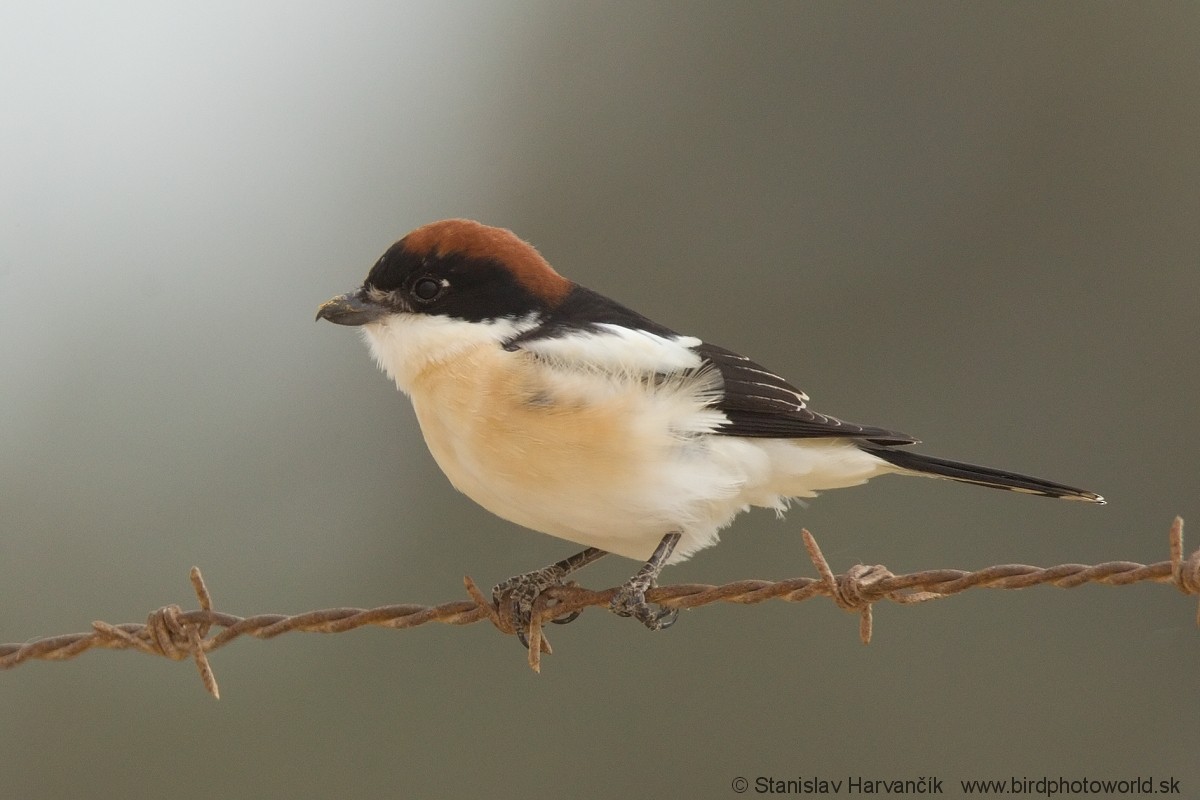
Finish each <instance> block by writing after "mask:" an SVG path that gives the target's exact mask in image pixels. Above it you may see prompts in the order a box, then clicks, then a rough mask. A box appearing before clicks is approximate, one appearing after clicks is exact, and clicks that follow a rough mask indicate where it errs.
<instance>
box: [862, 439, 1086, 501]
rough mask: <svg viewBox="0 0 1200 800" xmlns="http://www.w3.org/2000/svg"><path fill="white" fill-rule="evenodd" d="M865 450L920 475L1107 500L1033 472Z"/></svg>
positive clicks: (888, 450)
mask: <svg viewBox="0 0 1200 800" xmlns="http://www.w3.org/2000/svg"><path fill="white" fill-rule="evenodd" d="M863 449H864V450H866V451H867V452H868V453H870V454H871V455H873V456H878V457H879V458H882V459H883V460H884V461H886V462H888V463H889V464H891V465H892V466H895V467H899V468H900V469H903V470H908V471H910V472H914V473H917V474H920V475H931V476H934V477H939V478H949V479H950V480H952V481H962V482H963V483H974V484H978V485H979V486H991V487H993V488H995V489H1007V490H1008V491H1010V492H1024V493H1026V494H1039V495H1041V496H1042V497H1060V498H1062V499H1064V500H1083V501H1085V502H1088V503H1103V502H1104V498H1103V497H1101V496H1100V495H1098V494H1096V493H1095V492H1088V491H1084V490H1083V489H1076V488H1075V487H1074V486H1065V485H1063V484H1061V483H1055V482H1054V481H1047V480H1042V479H1041V478H1034V477H1032V476H1029V475H1021V474H1020V473H1017V472H1007V471H1005V470H1002V469H992V468H991V467H981V466H978V465H976V464H967V463H965V462H962V461H951V460H949V459H947V458H934V457H933V456H926V455H921V454H920V453H914V452H912V451H910V450H896V449H893V448H890V447H864V448H863Z"/></svg>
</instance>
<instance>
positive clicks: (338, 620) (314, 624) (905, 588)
mask: <svg viewBox="0 0 1200 800" xmlns="http://www.w3.org/2000/svg"><path fill="white" fill-rule="evenodd" d="M803 536H804V545H805V548H806V549H807V550H808V555H809V557H810V558H811V559H812V562H813V564H814V565H815V566H816V568H817V572H818V573H819V574H820V577H819V578H791V579H788V580H782V581H761V580H746V581H736V582H734V583H727V584H725V585H723V586H711V585H708V584H695V583H692V584H676V585H673V586H660V587H657V588H654V589H651V590H650V591H648V592H647V593H646V599H647V600H648V601H650V602H653V603H660V604H662V605H665V606H668V607H671V608H680V609H684V608H698V607H700V606H706V605H709V604H711V603H716V602H725V603H741V604H747V605H748V604H755V603H762V602H765V601H767V600H783V601H786V602H790V603H798V602H802V601H804V600H808V599H810V598H813V597H818V596H824V597H829V598H831V599H832V600H833V601H834V602H835V603H836V604H837V605H838V606H839V607H840V608H843V609H845V610H847V611H853V612H856V613H857V614H858V615H859V636H860V638H861V639H862V642H863V643H864V644H867V643H869V642H870V641H871V632H872V615H871V607H872V605H873V604H874V603H876V602H878V601H880V600H888V601H891V602H893V603H900V604H912V603H922V602H926V601H928V600H937V599H941V598H944V597H948V596H950V595H952V594H958V593H959V592H963V591H965V590H967V589H973V588H990V589H1024V588H1027V587H1030V586H1038V585H1043V584H1049V585H1051V586H1057V587H1059V588H1062V589H1072V588H1074V587H1076V586H1082V585H1083V584H1085V583H1101V584H1105V585H1108V586H1127V585H1129V584H1132V583H1139V582H1144V581H1149V582H1153V583H1172V584H1174V585H1175V587H1176V588H1177V589H1179V591H1181V592H1183V593H1184V594H1187V595H1200V550H1196V551H1195V552H1194V553H1192V554H1191V555H1190V556H1188V557H1186V558H1185V557H1184V555H1183V519H1182V518H1181V517H1176V518H1175V521H1174V522H1173V524H1172V525H1171V531H1170V559H1169V560H1168V561H1160V562H1158V563H1157V564H1137V563H1134V562H1131V561H1108V562H1105V563H1103V564H1095V565H1091V566H1089V565H1086V564H1059V565H1057V566H1054V567H1032V566H1028V565H1025V564H1002V565H998V566H994V567H987V568H986V569H981V570H976V571H974V572H968V571H964V570H956V569H938V570H925V571H923V572H914V573H910V574H907V575H894V574H892V573H891V572H890V571H889V570H888V569H887V568H886V567H883V566H880V565H875V566H866V565H862V564H859V565H856V566H854V567H851V568H850V569H848V570H847V571H846V572H844V573H842V574H840V575H839V574H834V572H833V570H832V569H830V567H829V564H828V562H827V561H826V560H825V557H824V555H822V553H821V550H820V548H819V547H818V546H817V542H816V540H815V539H814V538H813V536H812V534H810V533H809V532H808V531H804V532H803ZM191 582H192V588H193V589H194V591H195V592H196V597H197V599H198V601H199V604H200V608H199V610H196V611H183V610H182V609H180V607H179V606H177V605H169V606H164V607H163V608H160V609H158V610H156V611H154V612H152V613H151V614H150V616H149V617H148V618H147V620H146V622H145V623H124V624H121V625H110V624H109V623H107V622H99V621H97V622H93V623H92V630H91V631H89V632H86V633H71V634H66V635H63V636H51V637H48V638H45V639H37V640H34V641H31V642H25V643H23V644H0V669H11V668H12V667H15V666H17V665H19V664H23V663H25V662H26V661H30V660H33V659H39V660H44V661H62V660H66V659H70V658H74V657H75V656H77V655H79V654H80V653H82V652H84V651H85V650H91V649H93V648H105V649H112V650H123V649H133V650H140V651H141V652H143V653H150V654H152V655H158V656H165V657H166V658H170V659H173V660H177V661H178V660H182V659H185V658H187V657H189V656H190V657H191V658H192V659H193V660H194V661H195V663H196V667H197V669H198V670H199V672H200V677H201V679H202V680H203V682H204V686H205V689H206V690H207V691H208V692H209V694H211V695H212V696H213V697H219V696H220V694H219V690H218V687H217V681H216V678H215V677H214V675H213V671H212V667H211V665H210V664H209V661H208V653H210V652H211V651H213V650H216V649H217V648H219V647H223V646H225V645H226V644H228V643H229V642H231V641H233V640H234V639H237V638H238V637H240V636H243V635H246V636H253V637H255V638H258V639H271V638H273V637H275V636H279V635H280V634H283V633H288V632H290V631H308V632H317V633H340V632H342V631H348V630H353V629H355V628H361V627H363V626H366V625H374V626H377V627H383V628H398V629H403V628H415V627H417V626H419V625H424V624H426V623H429V622H441V623H444V624H447V625H470V624H473V623H476V622H480V621H482V620H485V619H486V620H489V621H490V622H491V623H492V624H493V625H494V626H495V627H496V628H497V629H499V630H500V631H501V632H502V633H506V634H515V633H516V625H515V623H514V620H513V619H512V618H511V616H510V615H508V614H506V613H504V612H502V611H501V610H500V609H498V608H497V607H496V606H495V605H494V604H493V603H492V602H491V600H489V599H488V598H487V597H485V596H484V594H483V592H481V591H480V590H479V587H478V586H476V585H475V582H474V581H472V580H471V579H470V578H469V577H467V578H464V579H463V582H464V584H465V585H466V589H467V592H468V594H469V595H470V597H471V599H470V600H460V601H456V602H451V603H443V604H442V605H438V606H423V605H412V604H404V605H390V606H380V607H378V608H370V609H362V608H328V609H324V610H321V611H309V612H307V613H304V614H295V615H290V616H289V615H286V614H259V615H257V616H253V617H239V616H235V615H233V614H226V613H224V612H221V611H216V610H214V609H213V606H212V598H211V596H210V595H209V593H208V589H207V587H206V586H205V584H204V579H203V577H202V576H201V575H200V570H199V569H198V568H196V567H193V568H192V571H191ZM616 591H617V589H616V588H612V589H605V590H602V591H592V590H590V589H585V588H582V587H580V586H576V585H574V584H567V585H564V586H555V587H552V588H550V589H547V590H545V591H544V592H542V594H541V595H540V596H539V597H538V598H537V600H536V602H535V603H534V607H533V614H532V618H531V619H530V622H529V628H528V630H527V631H526V633H527V637H528V640H529V665H530V667H532V668H533V669H534V671H538V670H540V668H541V657H542V655H544V654H549V653H552V652H553V651H552V650H551V648H550V644H549V642H548V641H547V640H546V637H545V635H544V634H543V632H542V627H543V625H544V624H545V622H546V621H548V620H554V619H556V618H561V617H565V616H567V615H569V614H572V613H574V612H576V611H581V610H583V609H585V608H590V607H593V606H601V607H607V605H608V603H609V601H610V600H612V598H613V596H614V595H615V594H616ZM502 605H503V606H507V605H508V604H502ZM1196 624H1197V625H1198V626H1200V609H1197V614H1196ZM214 626H215V627H218V628H221V629H222V630H221V631H220V632H218V633H216V634H214V635H212V636H210V635H209V632H210V629H211V628H212V627H214Z"/></svg>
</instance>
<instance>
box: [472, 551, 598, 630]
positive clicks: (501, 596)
mask: <svg viewBox="0 0 1200 800" xmlns="http://www.w3.org/2000/svg"><path fill="white" fill-rule="evenodd" d="M568 572H569V570H566V569H563V568H562V567H561V566H560V565H559V564H551V565H550V566H548V567H542V568H541V569H535V570H534V571H533V572H526V573H524V574H521V575H514V576H513V577H511V578H509V579H508V580H506V581H502V582H501V583H498V584H496V586H495V587H494V588H493V589H492V602H493V603H495V604H496V608H498V609H503V608H505V606H506V605H507V610H508V618H509V619H510V620H511V621H512V624H513V628H514V629H515V631H516V634H517V638H518V639H520V640H521V644H523V645H524V646H525V647H526V648H528V647H529V633H528V632H529V620H530V618H531V617H532V616H533V604H534V602H536V601H537V599H538V596H539V595H540V594H541V593H542V592H544V591H546V590H547V589H550V588H552V587H555V586H566V585H567V584H566V583H564V581H563V579H564V578H565V577H566V576H567V574H568ZM579 614H580V612H579V611H575V612H572V613H571V614H568V615H567V616H565V617H559V618H556V619H553V620H551V622H556V623H558V624H559V625H565V624H566V623H568V622H572V621H573V620H574V619H575V618H576V617H578V616H579Z"/></svg>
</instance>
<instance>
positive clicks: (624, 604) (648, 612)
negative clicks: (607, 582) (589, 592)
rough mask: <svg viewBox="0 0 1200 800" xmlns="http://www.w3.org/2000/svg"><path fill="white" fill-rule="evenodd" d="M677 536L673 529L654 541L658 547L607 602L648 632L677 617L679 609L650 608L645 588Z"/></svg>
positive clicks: (669, 622) (649, 583)
mask: <svg viewBox="0 0 1200 800" xmlns="http://www.w3.org/2000/svg"><path fill="white" fill-rule="evenodd" d="M681 536H682V534H681V533H679V532H677V531H673V532H671V533H668V534H667V535H666V536H664V537H663V538H662V541H661V542H659V543H658V547H656V548H654V553H653V554H652V555H651V556H650V560H649V561H647V562H646V563H645V565H644V566H643V567H642V568H641V569H639V570H638V571H637V573H636V574H635V575H634V576H633V577H632V578H630V579H629V580H627V581H625V583H624V585H622V586H621V588H620V589H619V590H617V593H616V595H615V596H614V597H613V599H612V602H611V603H609V605H608V607H609V609H610V610H611V611H612V612H613V613H614V614H619V615H620V616H622V617H633V618H634V619H636V620H638V621H639V622H641V623H642V624H643V625H645V626H646V627H647V628H649V629H650V630H652V631H658V630H662V629H663V628H669V627H671V625H673V624H674V623H675V619H676V617H678V616H679V609H677V608H663V607H662V606H659V607H658V608H657V609H656V608H653V607H651V605H650V604H649V603H647V602H646V590H647V589H649V588H650V587H652V586H654V585H655V583H656V581H657V580H658V574H659V573H660V572H662V569H663V565H664V564H666V563H667V559H668V558H670V557H671V551H673V550H674V549H675V545H677V544H679V539H680V537H681Z"/></svg>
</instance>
